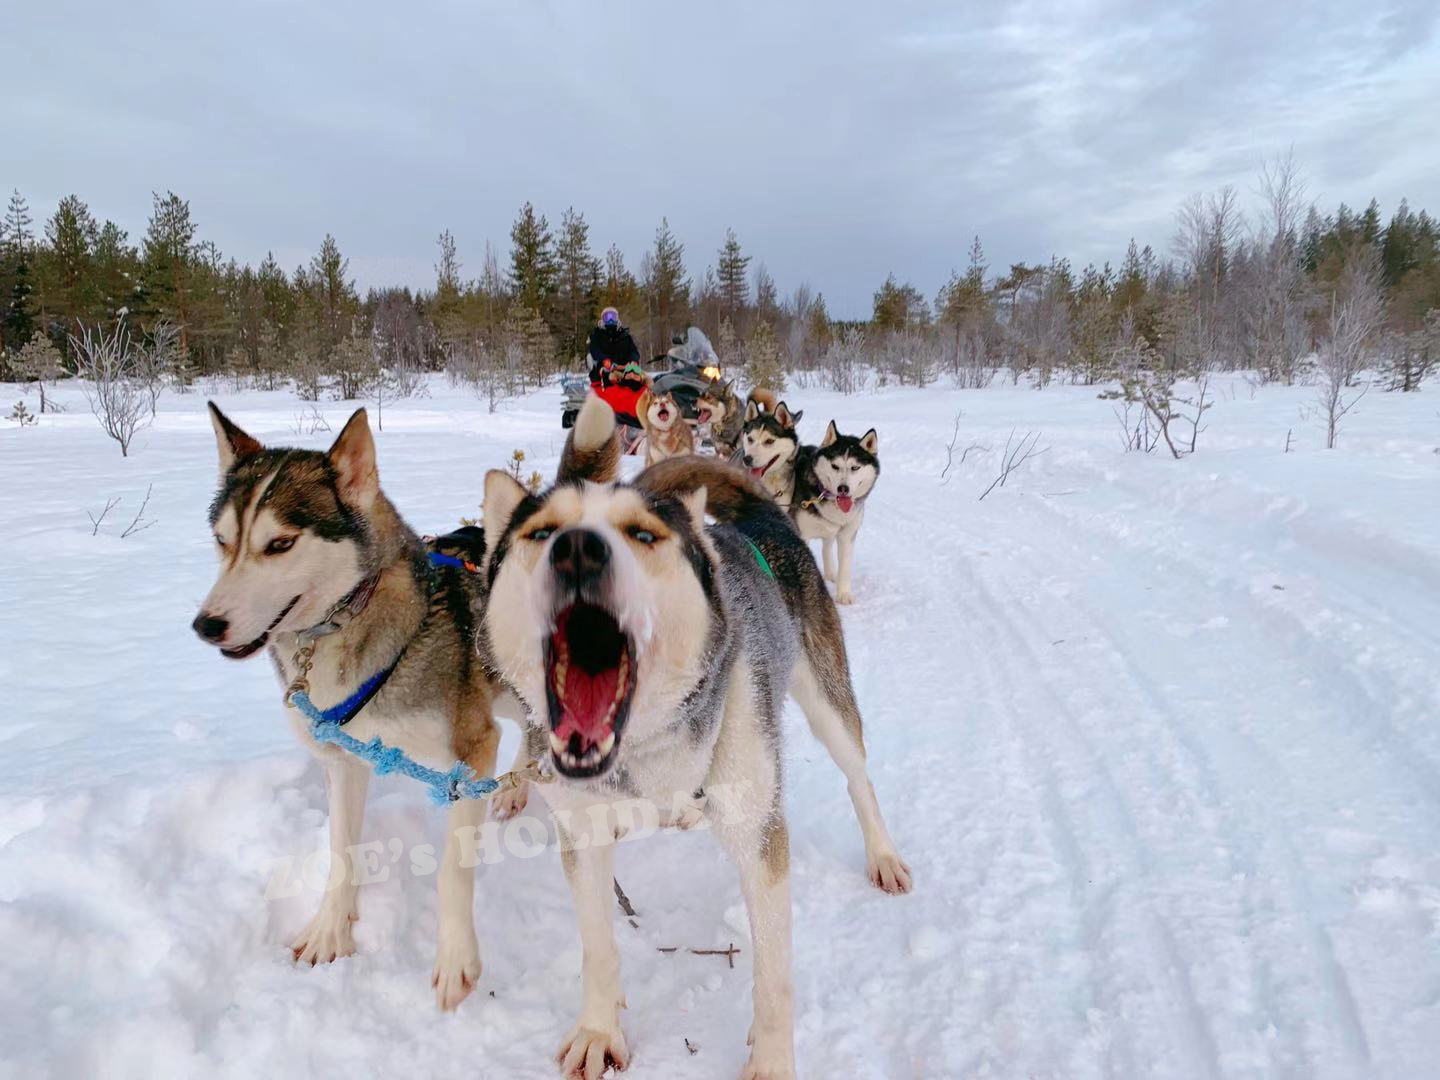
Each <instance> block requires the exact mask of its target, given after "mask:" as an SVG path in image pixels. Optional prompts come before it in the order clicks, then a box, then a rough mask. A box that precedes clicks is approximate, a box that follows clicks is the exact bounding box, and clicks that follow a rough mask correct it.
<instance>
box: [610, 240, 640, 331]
mask: <svg viewBox="0 0 1440 1080" xmlns="http://www.w3.org/2000/svg"><path fill="white" fill-rule="evenodd" d="M604 274H605V280H604V283H603V285H602V288H601V305H602V306H603V307H613V308H614V309H615V310H616V311H618V312H620V318H621V320H622V321H623V320H625V319H626V318H627V313H628V317H631V318H633V317H634V316H635V314H636V312H635V310H634V308H635V303H636V300H637V298H638V297H639V295H640V283H639V282H638V281H636V280H635V275H634V274H632V273H631V272H630V271H629V270H628V269H626V267H625V256H624V255H622V254H621V253H620V248H619V245H617V244H611V245H610V248H609V250H608V251H606V252H605V270H604Z"/></svg>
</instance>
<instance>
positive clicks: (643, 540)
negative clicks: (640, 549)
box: [630, 526, 656, 547]
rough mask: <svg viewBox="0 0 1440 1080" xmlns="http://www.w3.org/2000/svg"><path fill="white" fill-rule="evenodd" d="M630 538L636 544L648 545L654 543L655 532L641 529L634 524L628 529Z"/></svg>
mask: <svg viewBox="0 0 1440 1080" xmlns="http://www.w3.org/2000/svg"><path fill="white" fill-rule="evenodd" d="M630 539H631V540H634V541H635V542H636V543H637V544H644V545H646V546H647V547H648V546H649V545H651V544H653V543H655V539H656V537H655V534H654V533H653V532H651V531H650V530H649V529H642V528H640V527H638V526H634V527H632V528H631V529H630Z"/></svg>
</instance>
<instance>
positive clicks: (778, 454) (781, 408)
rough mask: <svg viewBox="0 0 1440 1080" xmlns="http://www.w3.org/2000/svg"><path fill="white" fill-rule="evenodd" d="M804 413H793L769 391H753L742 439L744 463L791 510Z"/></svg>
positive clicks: (772, 495)
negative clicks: (800, 425)
mask: <svg viewBox="0 0 1440 1080" xmlns="http://www.w3.org/2000/svg"><path fill="white" fill-rule="evenodd" d="M804 415H805V413H804V411H803V410H802V411H800V412H796V413H792V412H791V411H790V409H789V408H788V407H787V406H786V404H785V403H784V402H783V401H782V402H780V403H779V404H778V405H777V404H775V395H774V394H772V393H770V391H768V390H752V391H751V392H750V400H749V402H748V404H746V406H745V424H744V426H743V428H742V429H741V436H740V451H741V456H740V461H741V463H742V464H743V465H744V466H745V468H747V469H749V470H750V475H751V476H754V477H755V478H756V479H757V480H759V481H760V483H761V484H762V485H764V487H765V490H766V491H768V492H769V493H770V497H771V498H773V499H774V500H775V501H776V502H778V503H779V504H780V505H781V506H783V507H787V508H788V507H789V506H790V496H791V494H792V493H793V492H794V490H795V455H796V454H797V453H798V452H799V450H800V435H799V433H798V432H797V431H796V430H795V429H796V427H797V426H798V425H799V423H800V418H801V417H802V416H804Z"/></svg>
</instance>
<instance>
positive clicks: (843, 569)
mask: <svg viewBox="0 0 1440 1080" xmlns="http://www.w3.org/2000/svg"><path fill="white" fill-rule="evenodd" d="M859 532H860V523H859V522H858V521H857V522H855V523H854V524H852V525H846V526H845V527H844V528H843V529H841V530H840V534H839V536H837V537H836V543H837V544H838V545H839V547H840V573H839V574H838V575H837V576H836V578H835V602H836V603H837V604H853V603H854V602H855V594H854V593H853V592H851V590H850V569H851V567H852V566H853V565H854V563H855V537H856V536H857V535H858V534H859Z"/></svg>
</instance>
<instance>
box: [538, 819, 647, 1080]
mask: <svg viewBox="0 0 1440 1080" xmlns="http://www.w3.org/2000/svg"><path fill="white" fill-rule="evenodd" d="M597 839H598V840H599V841H600V842H599V843H598V845H597V843H596V840H597ZM560 844H561V851H560V861H561V863H562V864H563V865H564V867H565V877H566V879H567V880H568V881H569V882H570V891H571V893H572V895H573V896H574V898H575V914H576V917H577V918H578V920H579V923H580V944H581V947H582V949H583V959H582V960H581V982H582V984H583V986H584V991H583V993H584V997H583V1000H582V1002H581V1005H580V1019H579V1020H578V1021H576V1024H575V1028H574V1030H573V1031H571V1032H570V1035H569V1037H568V1038H566V1040H565V1042H564V1043H563V1044H562V1045H561V1047H560V1052H559V1053H558V1054H557V1055H556V1059H557V1060H558V1061H559V1062H560V1071H561V1072H563V1073H564V1074H565V1076H566V1077H573V1078H575V1080H600V1077H601V1076H602V1075H604V1073H605V1070H606V1069H607V1068H608V1067H610V1066H611V1065H613V1066H614V1067H615V1069H616V1070H621V1069H624V1068H625V1066H626V1065H627V1064H629V1061H630V1051H629V1050H628V1049H627V1048H626V1046H625V1034H624V1032H622V1031H621V1030H620V1010H621V1009H622V1008H624V1007H625V998H624V995H623V994H622V993H621V990H620V952H619V950H618V949H617V948H616V947H615V933H614V927H613V925H612V922H613V919H612V909H613V908H614V906H615V903H614V900H613V898H612V894H611V888H612V884H613V882H614V880H615V870H614V867H615V846H614V843H613V838H612V837H607V836H603V835H599V834H597V833H595V831H594V830H589V831H588V832H587V831H582V832H581V833H580V835H579V837H578V838H577V837H575V836H572V835H567V831H566V830H565V829H563V828H562V829H560ZM577 845H581V848H580V850H578V851H577V850H574V849H575V847H576V846H577Z"/></svg>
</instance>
